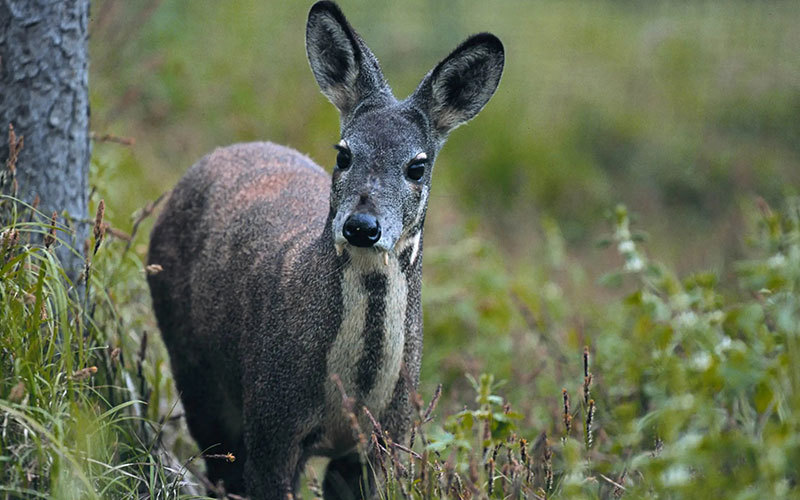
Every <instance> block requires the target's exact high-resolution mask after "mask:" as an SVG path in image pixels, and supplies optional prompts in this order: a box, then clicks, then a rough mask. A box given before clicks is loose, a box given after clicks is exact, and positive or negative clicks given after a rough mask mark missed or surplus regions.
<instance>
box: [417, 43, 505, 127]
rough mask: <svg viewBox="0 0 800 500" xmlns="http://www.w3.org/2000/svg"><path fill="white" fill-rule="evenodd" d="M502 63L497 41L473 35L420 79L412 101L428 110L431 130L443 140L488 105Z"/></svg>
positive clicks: (503, 52) (495, 86)
mask: <svg viewBox="0 0 800 500" xmlns="http://www.w3.org/2000/svg"><path fill="white" fill-rule="evenodd" d="M504 64H505V51H504V49H503V43H502V42H501V41H500V39H499V38H497V37H496V36H494V35H492V34H491V33H480V34H477V35H473V36H471V37H470V38H468V39H467V40H465V41H464V42H463V43H462V44H461V45H459V46H458V47H457V48H456V49H455V50H454V51H453V52H452V53H451V54H450V55H449V56H447V57H446V58H445V59H444V60H443V61H442V62H440V63H439V64H438V65H436V67H435V68H434V69H433V71H431V72H430V73H429V74H428V75H427V76H425V78H423V80H422V82H421V83H420V84H419V87H418V88H417V90H416V91H415V92H414V95H413V96H412V99H416V100H418V101H419V102H418V105H420V106H421V107H423V109H427V112H428V114H429V115H430V118H431V122H432V123H433V126H434V128H435V129H436V131H437V132H438V133H439V135H440V136H442V137H444V136H446V135H447V134H448V133H449V132H450V131H451V130H453V129H454V128H456V127H458V126H459V125H461V124H463V123H465V122H467V121H469V120H471V119H472V118H474V117H475V115H477V114H478V112H479V111H480V110H481V109H483V107H484V106H485V105H486V103H487V102H489V99H490V98H491V97H492V95H494V92H495V90H497V85H498V84H499V83H500V77H501V76H502V74H503V65H504Z"/></svg>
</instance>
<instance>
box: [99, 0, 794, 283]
mask: <svg viewBox="0 0 800 500" xmlns="http://www.w3.org/2000/svg"><path fill="white" fill-rule="evenodd" d="M307 8H308V5H306V4H304V3H301V2H263V1H256V0H251V1H244V0H243V1H237V2H207V1H206V2H204V1H194V2H193V1H174V2H158V1H150V2H122V1H119V0H115V1H113V0H105V1H103V2H97V4H96V5H95V6H94V14H93V18H94V19H93V24H92V47H91V50H92V106H93V107H92V119H93V128H94V129H95V130H97V131H98V132H112V133H115V134H118V135H123V136H130V137H133V138H135V139H136V140H137V144H136V146H135V147H134V148H132V149H131V151H128V152H120V151H118V150H116V148H113V146H112V147H110V148H109V147H107V146H103V145H99V146H98V147H96V149H95V151H96V157H97V158H98V159H99V160H100V161H101V162H102V161H106V162H109V163H114V164H115V167H114V168H115V170H116V173H117V175H118V176H119V177H120V178H122V179H125V183H126V189H125V190H124V192H121V193H119V199H118V203H120V204H121V205H122V206H125V207H126V208H131V209H133V208H135V207H138V205H139V204H140V200H141V199H142V197H146V196H151V197H152V196H153V195H154V194H156V193H158V192H161V191H163V190H164V189H165V188H167V187H168V186H170V185H172V183H173V182H174V181H175V180H176V179H177V178H178V177H179V176H180V174H181V173H182V172H183V171H185V169H186V168H188V166H189V165H190V164H191V163H193V162H194V161H195V160H197V159H198V158H199V157H201V156H202V155H204V154H205V153H206V152H208V151H209V150H211V149H213V148H214V147H216V146H219V145H226V144H229V143H232V142H236V141H249V140H272V141H274V142H279V143H283V144H288V145H290V146H292V147H295V148H297V149H299V150H300V151H303V152H306V153H308V154H310V155H311V157H312V158H314V159H315V160H317V161H318V162H319V163H320V164H322V165H325V166H330V165H332V163H333V157H334V156H333V154H332V150H331V148H330V145H331V144H332V143H334V142H336V141H337V139H338V136H337V133H338V128H337V127H338V122H337V116H336V112H335V110H334V108H333V107H332V106H331V105H330V104H329V103H328V102H327V101H326V100H325V99H324V97H323V96H322V95H321V94H320V93H319V91H318V89H317V86H316V83H315V82H314V80H313V78H312V76H311V73H310V70H309V68H308V64H307V62H306V59H305V50H304V44H303V42H304V40H303V37H304V20H305V15H306V12H307ZM343 8H344V10H345V12H346V13H347V14H348V16H349V17H350V19H351V22H352V23H353V24H354V26H356V27H357V28H358V29H359V30H360V32H361V34H362V36H363V37H364V38H365V39H366V40H367V41H368V43H369V44H370V46H371V47H372V48H373V50H374V51H375V53H376V54H377V55H378V57H379V59H380V60H381V61H382V63H383V66H384V71H385V72H386V74H387V77H388V79H389V81H390V83H392V84H393V86H394V88H395V91H396V93H397V95H399V96H404V95H407V94H408V93H410V92H411V91H412V90H413V89H414V87H415V86H416V84H417V83H418V81H419V79H420V78H421V77H422V75H423V74H424V73H425V72H426V71H427V70H428V69H429V68H431V67H432V66H433V65H434V64H435V63H436V62H437V61H438V60H439V59H440V58H441V57H443V56H444V55H446V54H447V53H448V52H449V50H450V49H451V48H452V47H453V46H455V45H456V44H457V43H458V42H459V41H460V40H462V39H463V38H464V37H465V36H466V35H468V34H470V33H474V32H477V31H492V32H494V33H496V34H497V35H499V36H500V38H501V39H502V40H504V42H505V44H506V47H507V60H508V61H507V65H506V72H505V75H504V78H503V81H502V83H501V86H500V89H499V91H498V93H497V95H496V96H495V98H494V99H493V100H492V101H491V103H490V104H489V105H488V106H487V108H486V109H485V110H484V112H483V113H482V114H481V115H480V117H479V118H478V119H476V120H475V122H474V123H471V124H469V125H468V126H465V127H463V128H461V129H459V130H458V131H456V132H454V133H453V134H452V137H451V139H450V141H449V144H448V145H447V147H446V149H445V151H444V152H443V154H442V155H441V156H440V159H439V161H438V162H437V173H436V184H435V190H434V193H433V194H434V196H433V199H432V202H431V203H432V206H431V210H430V213H431V223H430V224H429V227H428V231H427V233H426V236H427V237H428V238H427V241H428V242H432V243H440V242H441V243H444V242H448V241H450V233H449V231H450V229H451V228H452V227H453V226H459V225H461V224H462V223H464V222H469V223H470V225H471V227H474V228H475V229H476V230H477V231H479V232H480V233H481V234H485V235H490V236H491V238H492V239H493V240H495V241H497V242H499V244H500V246H501V247H502V248H503V249H504V251H506V252H509V253H510V254H512V255H516V256H521V255H525V254H527V249H529V248H531V244H533V243H535V242H536V241H540V240H541V227H540V220H541V218H542V217H543V216H547V217H550V218H552V219H553V220H555V221H556V223H557V224H558V225H559V227H560V228H561V230H562V232H563V234H564V236H565V237H566V239H567V241H568V243H569V244H570V248H578V249H581V248H585V247H586V246H587V245H590V244H591V243H592V241H593V237H594V236H595V235H596V234H597V231H598V227H599V226H600V225H601V224H599V222H600V220H599V219H600V217H598V215H601V214H603V213H604V211H606V210H608V209H610V208H612V207H613V206H614V205H615V204H616V203H618V202H624V203H626V204H627V205H628V206H629V207H631V209H632V211H633V212H634V213H636V214H638V216H639V217H641V221H642V223H643V226H645V227H647V229H648V231H649V232H650V236H651V238H652V241H653V242H654V244H656V245H657V246H658V248H659V250H660V253H661V254H662V255H663V257H664V258H665V259H667V260H668V261H670V262H674V263H675V264H676V265H678V267H679V268H680V269H684V270H688V269H695V268H697V267H704V268H714V269H721V268H722V266H724V265H725V264H726V263H729V262H730V260H731V259H733V258H736V257H739V256H741V253H740V250H741V245H740V243H741V241H740V238H739V236H738V235H739V234H740V232H741V231H740V225H741V218H740V216H739V215H738V212H739V207H740V204H741V202H742V200H743V199H748V198H750V197H752V196H753V195H760V196H763V197H765V198H766V199H767V200H768V201H772V202H774V201H778V200H780V199H781V198H782V197H783V196H785V195H787V194H791V193H796V192H797V187H798V185H800V168H798V165H800V146H799V145H800V120H798V116H800V31H798V30H797V29H796V27H797V26H798V23H800V5H798V4H797V2H790V1H787V2H746V1H742V2H702V1H701V2H632V1H616V2H611V1H604V2H593V1H592V2H576V1H566V2H523V1H504V2H466V1H458V2H437V1H430V2H427V1H419V0H412V1H408V2H394V3H375V2H367V1H352V2H346V3H344V4H343ZM109 149H113V151H109ZM120 156H121V157H122V158H120ZM110 157H112V158H114V159H113V160H111V159H110Z"/></svg>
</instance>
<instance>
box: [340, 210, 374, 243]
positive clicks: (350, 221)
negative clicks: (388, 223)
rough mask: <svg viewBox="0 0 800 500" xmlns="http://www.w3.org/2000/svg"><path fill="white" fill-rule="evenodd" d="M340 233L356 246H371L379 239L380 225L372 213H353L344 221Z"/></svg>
mask: <svg viewBox="0 0 800 500" xmlns="http://www.w3.org/2000/svg"><path fill="white" fill-rule="evenodd" d="M342 235H343V236H344V237H345V239H347V241H348V242H349V243H350V244H351V245H353V246H357V247H371V246H373V245H375V243H377V242H378V240H379V239H381V225H380V223H378V219H377V218H376V217H375V216H374V215H372V214H366V213H354V214H351V215H350V216H349V217H348V218H347V220H346V221H345V222H344V227H342Z"/></svg>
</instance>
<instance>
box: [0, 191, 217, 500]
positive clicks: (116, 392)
mask: <svg viewBox="0 0 800 500" xmlns="http://www.w3.org/2000/svg"><path fill="white" fill-rule="evenodd" d="M4 177H5V176H4ZM97 205H98V211H97V217H96V219H95V220H94V231H93V236H92V237H91V241H87V244H86V248H85V249H81V250H76V249H71V248H70V249H68V250H69V251H70V252H80V254H81V255H83V257H84V259H85V266H84V269H83V271H82V273H81V274H80V276H79V277H77V278H76V279H75V280H74V281H71V280H70V277H69V276H68V275H67V273H65V271H64V269H63V268H62V267H61V264H60V262H59V259H58V257H57V251H56V250H57V249H58V248H59V247H62V246H65V245H66V241H69V240H70V238H69V237H65V235H66V234H67V233H68V232H69V231H70V230H71V228H69V227H67V226H65V225H63V224H62V223H61V222H59V221H58V219H57V216H56V214H54V215H53V216H52V218H51V217H49V216H47V215H46V214H42V213H40V212H39V211H37V210H36V208H35V207H34V206H31V205H29V204H26V203H24V202H22V201H21V200H18V199H16V198H13V197H12V196H9V195H2V196H0V213H2V229H0V463H2V467H0V498H6V499H10V498H36V497H41V498H65V499H73V498H74V499H78V498H80V499H84V498H97V499H105V498H134V497H136V498H139V497H141V496H142V495H145V496H149V497H150V498H184V497H187V496H191V495H192V494H196V493H197V492H198V491H202V489H200V488H197V487H192V486H191V483H192V482H194V483H197V480H196V479H191V478H192V476H191V474H190V473H189V472H188V470H187V467H186V466H187V465H188V464H186V463H181V462H179V461H178V460H177V459H176V457H175V455H174V454H173V453H172V452H171V450H169V449H167V447H165V445H164V443H165V437H164V435H163V433H164V431H165V430H167V429H168V425H165V422H166V421H167V420H168V419H170V418H171V417H174V416H175V415H172V414H170V413H169V412H168V411H166V412H165V411H164V408H162V407H161V405H160V404H159V403H160V402H162V401H167V399H168V396H167V395H166V394H165V393H164V391H165V388H168V390H172V389H171V387H169V386H168V384H166V383H165V378H166V379H168V378H169V375H168V374H167V373H166V367H165V360H164V353H163V352H161V353H155V352H154V350H153V349H152V348H149V347H148V344H147V341H146V339H147V331H146V330H144V329H143V326H144V325H148V324H150V321H149V313H148V307H147V299H146V296H145V287H144V280H143V279H142V277H141V275H142V274H143V272H144V270H143V269H142V263H141V261H140V260H139V258H138V257H137V256H136V255H134V254H133V252H131V251H130V244H129V242H130V240H131V238H132V237H133V236H135V235H126V234H124V233H122V232H121V231H118V230H115V229H114V228H111V227H109V226H108V224H107V222H105V221H104V217H103V212H104V203H103V201H102V200H101V201H100V202H99V203H98V204H97ZM126 240H128V241H126ZM169 399H170V400H172V401H175V395H174V393H172V394H171V396H170V397H169ZM173 425H174V424H173ZM167 441H168V442H171V441H172V439H171V438H168V439H167Z"/></svg>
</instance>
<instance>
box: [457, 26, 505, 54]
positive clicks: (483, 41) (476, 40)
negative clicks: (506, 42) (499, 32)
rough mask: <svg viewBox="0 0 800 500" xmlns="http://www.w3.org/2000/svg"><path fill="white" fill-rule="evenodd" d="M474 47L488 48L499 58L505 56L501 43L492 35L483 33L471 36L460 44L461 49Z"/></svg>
mask: <svg viewBox="0 0 800 500" xmlns="http://www.w3.org/2000/svg"><path fill="white" fill-rule="evenodd" d="M476 45H484V46H486V47H487V48H489V50H490V51H492V52H495V53H497V54H498V55H500V56H501V57H502V56H504V55H505V51H506V50H505V47H503V42H501V41H500V39H499V38H497V37H496V36H495V35H493V34H492V33H486V32H484V33H478V34H476V35H472V36H471V37H469V38H468V39H467V40H466V41H465V42H464V43H463V44H461V46H462V47H463V48H467V47H474V46H476Z"/></svg>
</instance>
